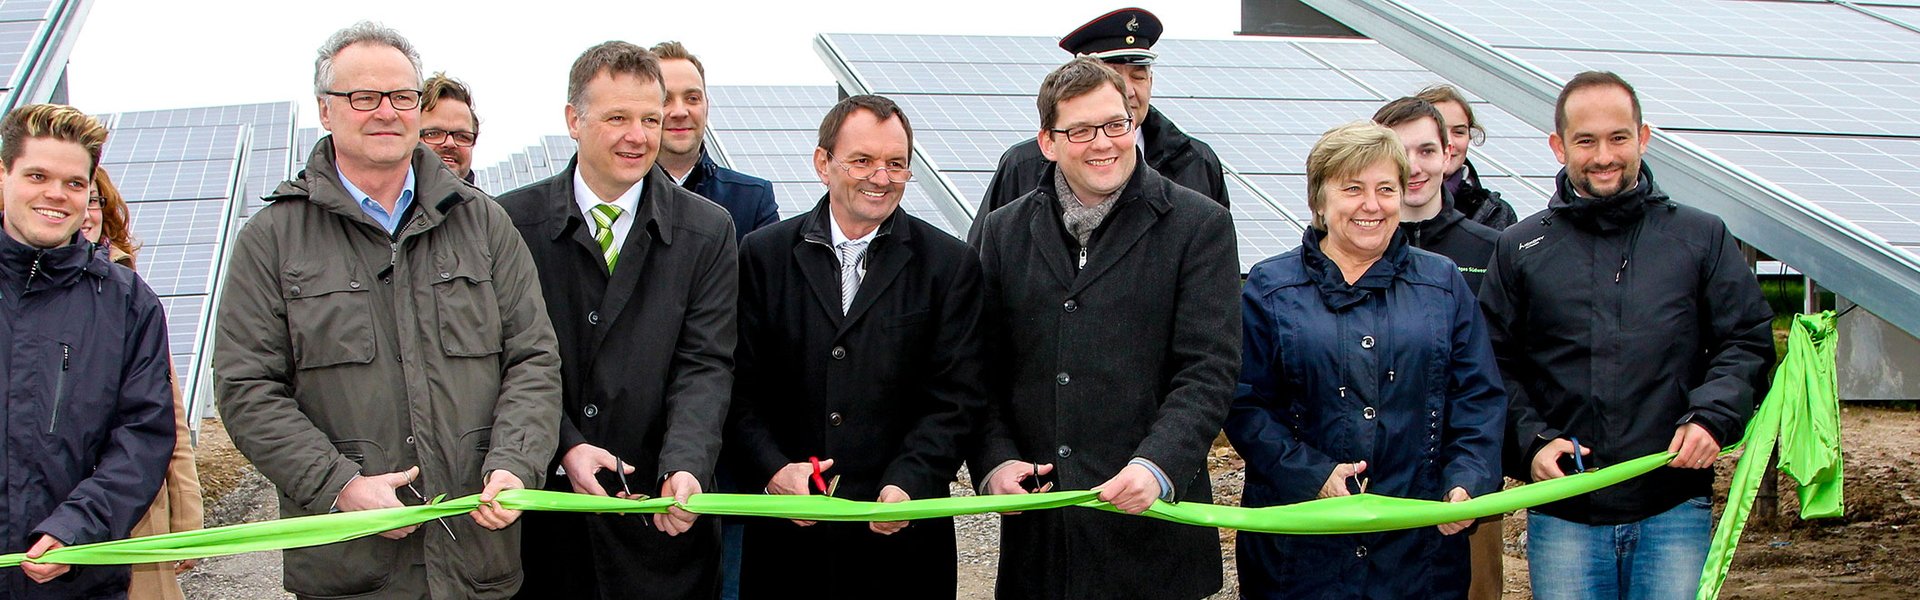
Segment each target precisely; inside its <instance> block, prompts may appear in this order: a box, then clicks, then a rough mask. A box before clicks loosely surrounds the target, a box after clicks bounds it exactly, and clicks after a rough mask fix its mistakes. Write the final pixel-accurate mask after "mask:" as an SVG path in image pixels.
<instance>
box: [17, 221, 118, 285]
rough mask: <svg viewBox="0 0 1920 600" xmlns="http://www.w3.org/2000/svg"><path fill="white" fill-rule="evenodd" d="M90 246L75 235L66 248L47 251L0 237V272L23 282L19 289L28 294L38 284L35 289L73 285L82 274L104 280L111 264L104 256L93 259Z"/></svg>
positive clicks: (100, 254)
mask: <svg viewBox="0 0 1920 600" xmlns="http://www.w3.org/2000/svg"><path fill="white" fill-rule="evenodd" d="M94 246H95V245H94V244H93V243H91V242H88V241H87V240H86V238H82V237H80V234H79V233H75V234H74V235H73V240H72V241H69V242H67V245H65V246H61V247H59V248H47V249H41V248H35V247H33V246H28V245H26V244H23V243H20V241H19V240H15V239H13V236H11V235H7V234H5V233H0V271H3V272H4V273H5V275H6V277H8V278H17V279H18V280H19V281H23V282H25V283H24V284H23V285H22V288H21V289H23V290H28V291H31V290H34V289H36V288H35V286H34V283H35V282H42V285H41V286H40V287H39V288H38V289H47V288H53V287H66V286H69V285H73V283H74V282H75V281H78V280H79V279H80V276H81V275H82V274H85V273H92V274H93V275H94V276H95V277H102V278H104V277H106V276H107V273H108V272H109V265H111V264H112V263H110V262H108V261H107V260H106V255H105V253H104V252H101V253H97V254H98V256H96V253H95V252H94Z"/></svg>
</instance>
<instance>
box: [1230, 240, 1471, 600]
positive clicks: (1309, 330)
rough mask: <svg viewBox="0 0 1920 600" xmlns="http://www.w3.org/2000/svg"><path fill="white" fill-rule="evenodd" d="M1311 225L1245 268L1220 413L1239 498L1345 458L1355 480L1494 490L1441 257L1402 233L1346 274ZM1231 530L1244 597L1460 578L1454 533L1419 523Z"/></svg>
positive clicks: (1454, 282)
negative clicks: (1348, 529) (1352, 276)
mask: <svg viewBox="0 0 1920 600" xmlns="http://www.w3.org/2000/svg"><path fill="white" fill-rule="evenodd" d="M1455 214H1457V213H1455ZM1325 235H1326V234H1325V233H1323V232H1321V231H1320V230H1318V229H1309V230H1308V231H1307V233H1306V235H1305V239H1303V240H1302V241H1301V245H1300V247H1299V248H1296V249H1294V250H1292V251H1290V252H1287V253H1285V254H1282V255H1280V256H1276V257H1273V258H1269V259H1267V260H1264V261H1261V262H1260V263H1259V264H1257V265H1254V267H1253V269H1252V270H1251V271H1250V272H1249V273H1248V275H1247V285H1246V287H1245V289H1244V291H1243V292H1242V294H1241V297H1242V300H1243V307H1242V311H1243V312H1242V319H1241V320H1242V323H1243V325H1242V327H1241V330H1242V331H1243V332H1244V336H1243V340H1244V341H1243V350H1242V352H1241V356H1242V357H1243V360H1242V363H1241V367H1240V384H1239V386H1238V388H1237V390H1236V392H1235V394H1234V403H1233V409H1232V411H1231V412H1230V413H1229V415H1228V417H1227V421H1226V434H1227V439H1228V440H1230V441H1232V442H1233V446H1234V448H1235V449H1236V450H1238V451H1239V452H1240V456H1241V457H1242V458H1244V459H1246V461H1247V483H1246V492H1245V495H1244V496H1242V497H1241V500H1240V504H1241V505H1242V506H1249V507H1261V506H1275V505H1282V504H1294V503H1298V502H1306V501H1309V500H1313V499H1314V498H1316V497H1317V495H1318V493H1319V491H1320V488H1321V486H1322V484H1323V483H1324V482H1326V480H1327V477H1328V475H1330V474H1332V473H1333V470H1334V466H1335V465H1336V464H1338V463H1352V462H1359V461H1366V463H1367V468H1366V471H1365V473H1364V474H1363V475H1362V477H1364V478H1365V479H1367V480H1368V484H1367V488H1366V491H1367V493H1369V494H1380V495H1385V496H1394V497H1400V498H1414V499H1419V500H1444V499H1445V498H1446V494H1447V492H1448V491H1450V490H1452V489H1453V488H1456V487H1458V488H1463V489H1465V490H1466V492H1467V493H1468V494H1469V495H1471V496H1473V497H1479V496H1482V495H1485V494H1489V493H1492V492H1495V491H1498V490H1499V489H1500V470H1499V464H1500V456H1499V455H1500V440H1501V435H1502V431H1501V430H1502V425H1503V420H1504V417H1505V411H1506V406H1507V399H1506V394H1505V393H1504V391H1503V390H1502V389H1501V385H1500V377H1499V371H1498V368H1497V367H1496V366H1495V364H1494V359H1493V349H1492V347H1490V346H1489V345H1488V343H1487V335H1486V325H1485V322H1484V321H1483V319H1482V317H1481V315H1480V307H1479V304H1478V303H1477V302H1476V301H1475V300H1474V296H1473V291H1472V290H1470V289H1468V288H1467V284H1466V282H1465V281H1464V280H1462V279H1461V277H1460V276H1459V275H1458V274H1457V272H1456V271H1455V267H1454V264H1453V262H1452V261H1449V260H1447V259H1446V258H1444V257H1441V256H1438V255H1434V254H1431V253H1428V252H1425V251H1421V250H1418V249H1414V248H1411V247H1409V246H1408V245H1407V243H1406V238H1405V236H1403V235H1396V236H1395V237H1394V241H1393V242H1392V244H1391V245H1390V246H1389V247H1388V249H1387V251H1386V254H1385V255H1384V256H1382V257H1381V258H1380V259H1379V260H1378V261H1376V262H1375V263H1374V264H1373V265H1372V266H1371V267H1370V268H1368V270H1367V272H1366V274H1365V275H1362V276H1361V277H1360V279H1359V280H1358V281H1356V282H1354V283H1353V284H1348V283H1347V282H1346V279H1345V276H1344V275H1343V274H1342V273H1341V271H1340V267H1339V266H1337V265H1335V264H1334V262H1333V261H1332V260H1331V259H1329V258H1328V257H1327V255H1326V254H1325V253H1323V252H1321V250H1320V244H1321V241H1322V240H1323V239H1324V237H1325ZM1349 491H1350V492H1357V491H1358V490H1357V489H1349ZM1238 540H1239V542H1238V543H1239V561H1240V582H1241V584H1240V592H1241V593H1242V594H1243V595H1245V597H1248V598H1307V597H1313V598H1411V597H1421V598H1460V597H1463V596H1464V595H1465V594H1466V591H1467V582H1468V577H1467V571H1466V566H1467V561H1466V559H1467V546H1466V535H1465V534H1457V535H1453V536H1442V535H1441V534H1440V532H1439V530H1438V529H1436V528H1433V527H1422V528H1419V529H1410V530H1402V531H1391V532H1383V533H1372V534H1364V535H1333V536H1282V535H1264V534H1256V533H1245V532H1243V533H1241V534H1240V535H1239V538H1238Z"/></svg>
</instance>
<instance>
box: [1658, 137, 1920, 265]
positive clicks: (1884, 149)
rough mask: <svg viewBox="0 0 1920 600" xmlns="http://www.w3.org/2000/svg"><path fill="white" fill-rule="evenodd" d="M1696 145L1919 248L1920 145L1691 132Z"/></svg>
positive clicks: (1917, 141)
mask: <svg viewBox="0 0 1920 600" xmlns="http://www.w3.org/2000/svg"><path fill="white" fill-rule="evenodd" d="M1686 139H1687V141H1689V142H1692V143H1694V144H1697V145H1699V146H1701V147H1702V148H1705V149H1707V150H1708V151H1711V152H1713V153H1714V154H1717V155H1719V156H1720V157H1722V158H1725V159H1727V160H1728V161H1730V162H1732V163H1734V164H1738V165H1740V166H1741V167H1742V168H1744V169H1747V170H1749V171H1752V172H1754V173H1755V174H1757V175H1760V176H1761V177H1764V178H1766V179H1767V180H1768V181H1771V182H1774V183H1776V184H1779V185H1780V186H1781V187H1782V188H1785V189H1786V190H1787V191H1789V192H1793V193H1794V194H1796V195H1800V196H1802V197H1805V198H1808V199H1812V200H1816V201H1817V202H1818V203H1819V205H1820V206H1821V207H1822V208H1825V209H1827V210H1828V211H1831V212H1833V213H1834V214H1835V215H1838V216H1840V217H1841V218H1844V219H1847V220H1848V221H1852V222H1853V223H1854V224H1856V225H1859V226H1861V227H1863V228H1865V229H1866V230H1867V231H1869V232H1872V233H1873V234H1875V235H1878V236H1880V237H1881V238H1883V239H1886V240H1887V241H1889V242H1893V243H1895V244H1899V245H1903V246H1913V245H1920V191H1916V190H1915V188H1914V187H1913V186H1912V184H1910V183H1908V182H1906V181H1904V179H1905V177H1906V176H1908V175H1909V174H1911V173H1914V172H1916V171H1915V170H1916V169H1920V139H1879V138H1836V137H1817V136H1792V135H1764V134H1741V133H1706V132H1691V133H1688V134H1687V135H1686Z"/></svg>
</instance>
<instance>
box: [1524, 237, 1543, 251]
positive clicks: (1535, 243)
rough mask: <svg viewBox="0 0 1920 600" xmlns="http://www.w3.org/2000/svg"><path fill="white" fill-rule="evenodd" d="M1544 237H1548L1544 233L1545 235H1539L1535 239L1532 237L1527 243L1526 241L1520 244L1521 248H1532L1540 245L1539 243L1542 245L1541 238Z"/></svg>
mask: <svg viewBox="0 0 1920 600" xmlns="http://www.w3.org/2000/svg"><path fill="white" fill-rule="evenodd" d="M1544 239H1547V236H1544V235H1543V236H1540V237H1537V238H1533V239H1530V240H1527V243H1524V244H1521V245H1520V249H1521V250H1525V249H1528V248H1532V247H1534V246H1538V245H1540V240H1544Z"/></svg>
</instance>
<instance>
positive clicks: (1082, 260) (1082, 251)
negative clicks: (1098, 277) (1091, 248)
mask: <svg viewBox="0 0 1920 600" xmlns="http://www.w3.org/2000/svg"><path fill="white" fill-rule="evenodd" d="M1074 268H1075V269H1085V268H1087V247H1086V246H1081V247H1080V266H1078V267H1074Z"/></svg>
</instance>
